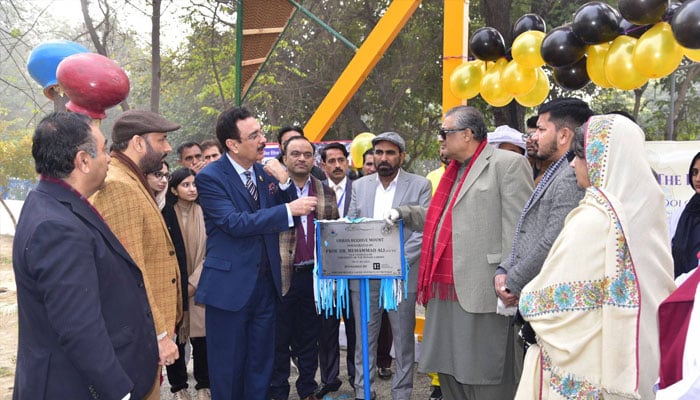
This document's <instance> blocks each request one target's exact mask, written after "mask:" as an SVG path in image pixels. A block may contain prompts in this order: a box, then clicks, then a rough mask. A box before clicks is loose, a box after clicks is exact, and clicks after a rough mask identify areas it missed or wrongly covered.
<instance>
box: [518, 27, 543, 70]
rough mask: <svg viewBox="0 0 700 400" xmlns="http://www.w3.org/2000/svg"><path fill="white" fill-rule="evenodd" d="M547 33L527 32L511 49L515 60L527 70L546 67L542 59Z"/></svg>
mask: <svg viewBox="0 0 700 400" xmlns="http://www.w3.org/2000/svg"><path fill="white" fill-rule="evenodd" d="M544 37H545V33H544V32H540V31H527V32H523V33H521V34H520V35H519V36H518V37H517V38H515V41H513V46H512V47H511V52H512V54H513V59H514V60H515V61H517V62H518V64H520V65H522V66H523V67H526V68H538V67H541V66H543V65H544V60H543V59H542V53H541V49H542V39H544Z"/></svg>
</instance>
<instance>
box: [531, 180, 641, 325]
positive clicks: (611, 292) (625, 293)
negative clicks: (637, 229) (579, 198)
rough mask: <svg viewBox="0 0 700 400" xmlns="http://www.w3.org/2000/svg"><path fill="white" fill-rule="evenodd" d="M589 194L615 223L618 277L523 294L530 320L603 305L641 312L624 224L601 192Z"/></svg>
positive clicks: (592, 190) (562, 285) (590, 189)
mask: <svg viewBox="0 0 700 400" xmlns="http://www.w3.org/2000/svg"><path fill="white" fill-rule="evenodd" d="M588 191H589V193H590V194H591V195H593V198H594V199H595V200H596V201H597V202H598V203H599V204H600V205H601V206H603V207H604V208H605V210H606V212H607V213H608V215H609V216H610V218H611V221H613V222H614V229H615V235H616V237H617V245H616V246H617V249H616V259H617V271H616V274H615V275H614V276H606V277H605V278H603V279H602V280H594V281H578V282H562V283H557V284H555V285H551V286H547V287H545V288H543V289H540V290H537V291H534V292H527V293H523V294H522V297H521V298H520V304H519V308H520V312H521V313H522V314H523V316H525V317H526V318H527V317H528V316H536V315H541V314H545V313H559V312H567V311H582V310H593V309H596V308H600V307H602V306H603V305H608V306H613V307H627V308H639V290H638V285H637V277H636V274H635V271H634V265H633V263H632V259H631V257H630V254H629V248H628V247H627V242H626V241H625V237H624V235H623V232H622V225H621V224H620V220H619V219H618V218H617V215H616V214H615V211H614V210H613V209H612V207H611V206H610V203H609V202H608V200H607V199H606V198H605V195H604V194H603V193H601V192H600V190H599V189H597V188H593V187H591V188H589V189H588Z"/></svg>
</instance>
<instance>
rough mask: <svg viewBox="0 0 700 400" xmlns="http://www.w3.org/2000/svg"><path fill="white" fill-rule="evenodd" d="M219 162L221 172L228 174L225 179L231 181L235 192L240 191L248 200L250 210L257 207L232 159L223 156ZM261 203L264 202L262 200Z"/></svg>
mask: <svg viewBox="0 0 700 400" xmlns="http://www.w3.org/2000/svg"><path fill="white" fill-rule="evenodd" d="M217 162H218V163H219V164H218V166H219V169H220V170H221V172H222V173H223V174H224V175H226V176H228V179H225V181H226V182H229V184H230V185H231V189H232V190H233V192H238V194H239V195H240V196H241V197H242V198H243V199H244V200H245V201H246V203H248V206H249V207H250V210H255V209H257V208H258V207H257V205H256V204H255V203H254V202H253V197H252V196H251V195H250V193H249V192H248V189H246V188H245V183H244V182H243V179H242V178H241V176H240V175H238V172H236V169H235V168H234V167H233V164H231V160H229V159H228V157H221V158H220V159H219V160H217ZM256 174H257V170H256ZM258 198H260V185H258ZM260 204H262V202H261V203H260Z"/></svg>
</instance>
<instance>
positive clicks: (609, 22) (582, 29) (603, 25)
mask: <svg viewBox="0 0 700 400" xmlns="http://www.w3.org/2000/svg"><path fill="white" fill-rule="evenodd" d="M620 19H622V17H621V16H620V14H619V13H618V12H617V10H616V9H614V8H612V7H611V6H609V5H608V4H605V3H602V2H600V1H591V2H590V3H586V4H584V5H582V6H581V8H579V9H578V11H576V14H574V22H573V24H571V29H572V30H573V31H574V33H575V34H576V36H578V37H579V38H580V39H581V40H583V42H584V43H586V44H598V43H606V42H609V41H611V40H613V39H615V38H616V37H617V36H618V35H619V32H618V29H619V25H620Z"/></svg>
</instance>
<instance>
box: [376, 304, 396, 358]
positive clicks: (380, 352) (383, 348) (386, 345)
mask: <svg viewBox="0 0 700 400" xmlns="http://www.w3.org/2000/svg"><path fill="white" fill-rule="evenodd" d="M393 341H394V337H393V336H392V334H391V322H389V314H387V312H386V310H384V311H383V312H382V327H381V328H379V339H377V367H379V368H391V344H392V342H393Z"/></svg>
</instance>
